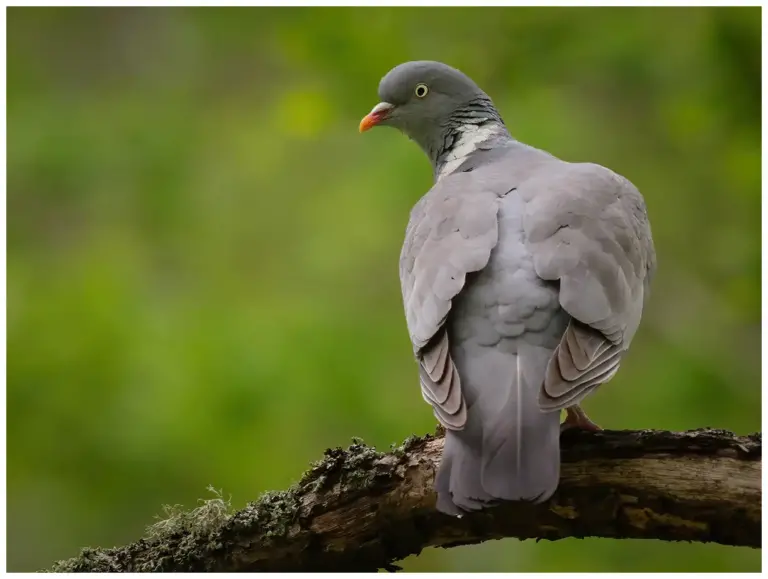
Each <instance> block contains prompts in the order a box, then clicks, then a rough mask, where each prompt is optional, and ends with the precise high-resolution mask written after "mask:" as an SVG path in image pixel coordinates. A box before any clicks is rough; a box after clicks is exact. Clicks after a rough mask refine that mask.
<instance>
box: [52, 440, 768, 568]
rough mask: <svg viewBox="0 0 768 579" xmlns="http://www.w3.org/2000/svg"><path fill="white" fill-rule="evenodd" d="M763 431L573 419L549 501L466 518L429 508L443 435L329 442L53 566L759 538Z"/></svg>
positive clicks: (361, 560)
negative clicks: (382, 447) (315, 454)
mask: <svg viewBox="0 0 768 579" xmlns="http://www.w3.org/2000/svg"><path fill="white" fill-rule="evenodd" d="M761 445H762V442H761V435H760V434H753V435H750V436H746V437H738V436H735V435H733V434H732V433H730V432H726V431H722V430H709V429H704V430H696V431H689V432H684V433H674V432H661V431H603V432H598V433H589V432H580V431H572V432H566V433H565V434H564V435H563V441H562V460H563V467H562V477H561V483H560V487H559V489H558V491H557V493H556V494H555V496H554V497H552V499H551V500H550V501H548V502H547V503H544V504H542V505H531V504H521V503H508V504H503V505H501V506H499V507H496V508H493V509H490V510H487V511H483V512H480V513H473V514H470V515H467V516H465V517H463V518H461V519H458V518H454V517H449V516H446V515H443V514H440V513H438V512H437V511H435V509H434V502H435V496H434V493H433V491H432V483H433V480H434V476H435V470H436V468H437V466H438V464H439V460H440V455H441V453H442V446H443V439H442V438H441V437H440V436H425V437H423V438H416V437H412V438H409V439H408V440H406V442H405V443H404V444H403V445H402V446H400V447H399V448H396V449H394V450H392V451H391V452H390V453H386V454H384V453H380V452H377V451H376V450H374V449H372V448H370V447H368V446H366V445H364V444H362V443H361V442H355V443H354V444H353V445H352V446H350V447H349V448H348V449H346V450H342V449H341V448H337V449H332V450H327V451H326V453H325V456H324V458H323V459H322V460H321V461H319V462H318V463H316V464H315V465H313V466H312V468H311V469H310V470H309V471H307V472H306V473H305V474H304V476H303V477H302V479H301V480H300V481H299V483H297V484H296V485H295V486H294V487H292V488H290V489H288V490H287V491H283V492H275V493H267V494H266V495H264V496H263V497H262V498H260V499H259V500H258V501H256V502H254V503H250V504H249V505H248V506H246V507H245V508H244V509H243V510H241V511H238V512H236V513H234V514H232V515H231V516H228V517H225V518H224V519H223V520H222V521H221V522H220V523H219V524H217V525H215V526H214V527H213V528H212V527H211V525H210V524H209V523H207V524H204V525H202V524H201V525H200V527H199V528H196V527H195V526H194V525H192V526H191V527H190V526H189V525H185V526H184V527H183V528H180V529H177V530H174V529H173V526H172V525H169V526H168V527H167V529H168V530H167V531H166V532H164V533H161V534H160V535H156V536H154V537H153V538H151V539H141V540H139V541H138V542H136V543H133V544H131V545H127V546H125V547H117V548H112V549H85V550H83V552H82V553H81V554H80V556H78V557H76V558H74V559H70V560H67V561H61V562H59V563H57V564H56V565H55V566H54V568H53V570H54V571H75V572H83V571H106V572H127V571H374V570H377V569H389V570H393V569H396V567H395V565H394V562H396V561H398V560H400V559H402V558H404V557H406V556H408V555H411V554H416V553H419V552H421V550H422V549H424V548H425V547H430V546H440V547H452V546H456V545H464V544H471V543H479V542H482V541H486V540H490V539H500V538H503V537H517V538H520V539H530V538H535V539H537V540H538V539H548V540H557V539H562V538H565V537H611V538H615V539H622V538H645V539H661V540H667V541H676V540H684V541H700V542H716V543H722V544H725V545H740V546H748V547H759V546H760V544H761V524H760V523H761V504H762V501H761V476H760V472H761V464H762V463H761V450H762V448H761Z"/></svg>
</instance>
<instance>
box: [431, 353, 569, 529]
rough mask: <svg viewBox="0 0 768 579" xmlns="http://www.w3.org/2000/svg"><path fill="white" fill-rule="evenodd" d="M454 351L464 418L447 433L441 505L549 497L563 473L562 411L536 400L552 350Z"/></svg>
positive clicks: (467, 506)
mask: <svg viewBox="0 0 768 579" xmlns="http://www.w3.org/2000/svg"><path fill="white" fill-rule="evenodd" d="M457 354H458V356H459V357H460V358H461V359H459V360H457V362H458V363H457V367H458V368H459V369H460V377H461V385H462V391H463V393H464V396H465V399H466V402H467V407H468V417H467V424H466V426H465V428H464V430H462V431H447V432H446V439H445V449H444V451H443V459H442V463H441V465H440V469H439V471H438V475H437V478H436V481H435V488H436V490H437V493H438V503H437V507H438V509H439V510H441V511H443V512H447V513H449V514H460V513H461V511H462V510H464V511H471V510H477V509H480V508H483V506H485V505H488V504H492V503H494V502H496V501H498V500H526V501H535V502H540V501H544V500H546V499H548V498H549V497H550V496H552V493H554V492H555V489H556V488H557V484H558V480H559V478H560V413H559V412H547V413H544V412H542V411H541V410H540V408H539V402H538V400H539V389H540V388H541V384H542V382H543V378H544V373H545V371H546V367H547V362H548V361H549V358H550V356H551V355H552V351H551V350H548V349H546V348H541V347H538V346H531V345H528V344H519V345H518V347H517V351H516V353H515V354H511V353H509V352H505V351H503V350H501V349H490V348H488V349H486V350H485V351H483V352H482V353H481V354H480V355H469V354H468V353H467V355H463V356H462V355H461V353H459V352H457Z"/></svg>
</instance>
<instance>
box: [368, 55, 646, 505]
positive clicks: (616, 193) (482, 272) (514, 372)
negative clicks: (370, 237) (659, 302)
mask: <svg viewBox="0 0 768 579" xmlns="http://www.w3.org/2000/svg"><path fill="white" fill-rule="evenodd" d="M378 94H379V99H380V100H381V102H380V103H379V104H377V105H376V106H374V107H373V110H371V112H370V113H369V114H368V115H366V116H365V117H364V118H363V119H362V121H361V123H360V132H364V131H367V130H369V129H371V128H372V127H374V126H389V127H394V128H396V129H399V130H400V131H401V132H402V133H404V134H405V135H406V136H407V137H408V138H410V139H411V140H413V141H415V142H416V143H417V144H418V145H419V147H420V148H421V149H422V150H423V151H424V153H426V155H427V157H428V158H429V160H430V162H431V164H432V169H433V177H434V184H433V186H432V188H431V189H430V190H429V191H428V192H427V193H426V195H424V196H423V197H422V198H421V199H420V200H419V201H418V202H417V203H416V205H415V206H414V207H413V209H412V211H411V214H410V220H409V222H408V225H407V228H406V232H405V241H404V244H403V248H402V252H401V255H400V281H401V287H402V295H403V304H404V307H405V318H406V324H407V328H408V332H409V334H410V339H411V342H412V345H413V352H414V355H415V358H416V361H417V362H418V375H419V382H420V386H421V394H422V397H423V398H424V400H425V401H426V402H427V403H428V404H430V405H431V406H432V409H433V411H434V415H435V417H436V418H437V420H438V421H439V423H440V424H441V425H442V426H443V428H444V429H445V446H444V451H443V456H442V459H441V462H440V466H439V469H438V472H437V475H436V477H435V491H436V494H437V503H436V507H437V509H438V510H439V511H442V512H444V513H447V514H450V515H454V516H459V517H460V516H463V515H464V514H465V513H467V512H473V511H478V510H482V509H485V508H490V507H493V506H495V505H497V504H499V503H500V502H502V501H527V502H532V503H541V502H544V501H546V500H548V499H549V498H550V497H551V496H552V494H553V493H554V492H555V490H556V489H557V486H558V483H559V478H560V433H561V431H562V429H564V428H586V429H591V430H599V427H598V426H597V425H596V424H594V423H593V422H592V421H591V420H590V419H589V418H588V417H587V415H586V414H585V413H584V411H583V410H582V409H581V407H580V406H579V404H580V403H581V401H582V400H583V399H584V397H585V396H587V395H588V394H590V393H592V392H594V391H595V389H597V388H598V387H599V386H600V385H602V384H605V383H606V382H608V381H609V380H610V379H611V378H612V377H613V376H614V375H615V374H616V372H617V371H618V369H619V366H620V364H621V361H622V359H623V357H624V355H625V353H626V352H627V350H628V348H629V346H630V343H631V342H632V338H633V337H634V335H635V333H636V331H637V329H638V326H639V323H640V318H641V315H642V312H643V307H644V305H645V303H646V302H647V299H648V295H649V286H650V282H651V279H652V277H653V275H654V273H655V270H656V253H655V249H654V245H653V240H652V238H651V229H650V225H649V221H648V215H647V210H646V206H645V201H644V199H643V197H642V195H641V194H640V192H639V191H638V190H637V188H636V187H635V186H634V185H633V184H632V183H630V182H629V181H628V180H627V179H625V178H624V177H622V176H621V175H618V174H617V173H615V172H613V171H611V170H609V169H607V168H605V167H602V166H600V165H597V164H594V163H582V162H579V163H572V162H567V161H564V160H561V159H559V158H557V157H555V156H554V155H551V154H549V153H547V152H545V151H543V150H539V149H537V148H534V147H532V146H529V145H526V144H524V143H522V142H520V141H518V140H516V139H514V138H513V137H512V136H511V135H510V133H509V131H508V129H507V127H506V125H505V123H504V121H503V120H502V118H501V115H500V114H499V111H498V110H497V109H496V107H495V106H494V104H493V102H492V101H491V99H490V97H489V96H488V95H487V94H486V93H485V92H483V91H482V90H481V89H480V88H479V87H478V86H477V85H476V84H475V83H474V82H473V81H472V80H471V79H470V78H469V77H468V76H466V75H465V74H463V73H462V72H460V71H458V70H456V69H454V68H452V67H450V66H448V65H446V64H442V63H439V62H432V61H416V62H406V63H404V64H400V65H398V66H396V67H395V68H393V69H392V70H391V71H390V72H388V73H387V74H386V75H385V76H384V77H383V78H382V80H381V82H380V84H379V87H378ZM562 410H565V411H566V419H565V422H564V423H563V424H562V425H561V422H560V421H561V411H562Z"/></svg>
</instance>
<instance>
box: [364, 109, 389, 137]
mask: <svg viewBox="0 0 768 579" xmlns="http://www.w3.org/2000/svg"><path fill="white" fill-rule="evenodd" d="M393 108H394V107H393V105H391V104H389V103H379V104H377V105H376V106H375V107H373V110H372V111H371V112H370V113H368V114H367V115H365V116H364V117H363V120H362V121H360V126H359V127H358V129H359V130H360V132H361V133H364V132H365V131H368V130H370V129H372V128H373V127H375V126H376V125H378V124H379V123H380V122H381V121H383V120H384V119H386V118H387V116H388V115H389V112H390V111H391V110H392V109H393Z"/></svg>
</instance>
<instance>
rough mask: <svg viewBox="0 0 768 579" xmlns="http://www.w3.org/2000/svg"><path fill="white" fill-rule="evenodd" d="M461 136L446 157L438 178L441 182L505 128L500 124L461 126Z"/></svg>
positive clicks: (459, 129)
mask: <svg viewBox="0 0 768 579" xmlns="http://www.w3.org/2000/svg"><path fill="white" fill-rule="evenodd" d="M457 130H458V131H459V132H460V133H461V136H460V137H459V139H458V140H457V141H456V143H455V144H454V145H453V148H452V149H451V152H450V153H449V154H448V155H447V156H446V157H445V160H444V161H443V166H442V168H441V169H440V173H439V174H438V176H437V180H438V181H439V180H440V179H442V178H443V177H445V176H446V175H450V174H451V173H453V172H454V171H455V170H456V169H458V168H459V165H461V164H462V163H463V162H464V160H465V159H466V158H467V157H468V156H469V155H471V154H472V153H474V152H475V151H476V150H477V148H478V147H479V146H480V145H482V144H483V143H484V142H486V141H488V140H489V139H491V138H492V137H495V136H496V135H498V134H500V133H501V132H502V131H503V127H502V126H501V125H500V124H498V123H486V124H484V125H482V126H479V125H461V126H460V127H459V128H458V129H457Z"/></svg>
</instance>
